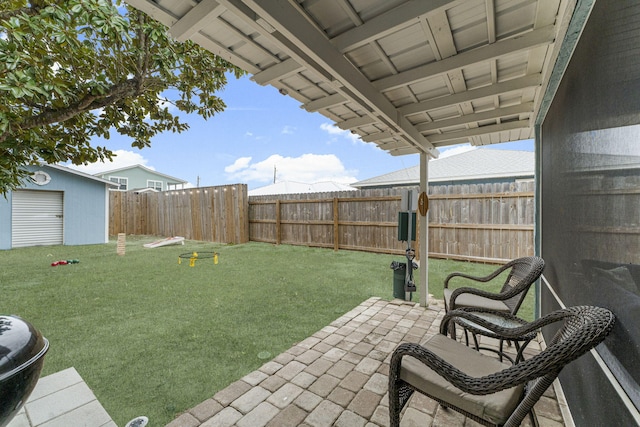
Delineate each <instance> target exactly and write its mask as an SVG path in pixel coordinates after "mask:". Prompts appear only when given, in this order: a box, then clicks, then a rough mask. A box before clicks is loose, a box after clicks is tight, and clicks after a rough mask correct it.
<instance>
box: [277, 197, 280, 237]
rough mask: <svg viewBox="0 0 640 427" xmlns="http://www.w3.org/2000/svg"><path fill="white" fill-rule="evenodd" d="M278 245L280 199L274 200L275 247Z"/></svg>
mask: <svg viewBox="0 0 640 427" xmlns="http://www.w3.org/2000/svg"><path fill="white" fill-rule="evenodd" d="M279 244H280V199H278V200H276V245H279Z"/></svg>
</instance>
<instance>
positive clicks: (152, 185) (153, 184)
mask: <svg viewBox="0 0 640 427" xmlns="http://www.w3.org/2000/svg"><path fill="white" fill-rule="evenodd" d="M147 188H153V189H154V190H158V191H162V181H153V180H151V179H148V180H147Z"/></svg>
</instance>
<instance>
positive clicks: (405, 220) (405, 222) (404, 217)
mask: <svg viewBox="0 0 640 427" xmlns="http://www.w3.org/2000/svg"><path fill="white" fill-rule="evenodd" d="M408 234H409V212H398V240H399V241H401V242H408V241H409V239H408ZM411 240H412V241H415V240H416V213H415V212H411Z"/></svg>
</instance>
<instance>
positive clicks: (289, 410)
mask: <svg viewBox="0 0 640 427" xmlns="http://www.w3.org/2000/svg"><path fill="white" fill-rule="evenodd" d="M443 315H444V308H443V305H442V303H441V302H438V301H433V300H432V302H431V304H430V307H428V308H426V309H425V308H424V307H420V306H418V305H417V304H415V303H412V302H406V301H401V300H394V301H391V302H389V301H385V300H381V299H379V298H370V299H368V300H366V301H364V302H363V303H362V304H360V305H359V306H358V307H356V308H354V309H353V310H351V311H350V312H348V313H346V314H345V315H343V316H341V317H340V318H338V319H337V320H335V321H334V322H333V323H331V324H330V325H329V326H326V327H324V328H322V329H321V330H320V331H318V332H316V333H315V334H313V335H312V336H311V337H309V338H307V339H305V340H304V341H302V342H300V343H298V344H296V345H294V346H293V347H291V348H290V349H289V350H287V351H286V352H284V353H282V354H280V355H279V356H277V357H276V358H274V359H273V360H271V361H269V362H267V363H265V364H264V365H263V366H262V367H261V368H260V369H258V370H257V371H254V372H252V373H250V374H249V375H247V376H245V377H244V378H242V379H240V380H238V381H236V382H234V383H233V384H231V385H229V386H228V387H227V388H225V389H223V390H221V391H219V392H218V393H216V394H215V395H214V396H213V397H211V398H210V399H207V400H205V401H204V402H202V403H201V404H199V405H197V406H196V407H194V408H192V409H190V410H189V411H187V412H185V413H183V414H181V415H180V416H179V417H177V418H176V419H175V420H173V421H172V422H171V423H169V424H168V425H167V427H225V426H238V427H261V426H269V427H287V426H310V427H327V426H342V427H365V426H366V427H374V426H388V425H389V409H388V408H389V404H388V396H387V381H388V373H389V359H390V355H391V353H392V352H393V350H394V349H395V347H396V346H397V345H398V343H400V342H402V341H407V342H419V341H421V340H422V339H423V338H424V336H425V334H437V333H438V326H439V325H440V320H441V319H442V316H443ZM539 349H540V347H539V343H538V342H532V343H531V344H529V347H528V350H527V351H529V352H532V351H539ZM561 406H564V405H562V404H561V403H558V400H557V399H556V397H555V394H554V392H553V390H549V391H547V394H546V395H545V396H543V398H542V399H541V400H540V401H539V402H538V404H537V405H536V413H537V415H538V420H539V422H540V425H541V426H543V427H562V426H564V425H565V423H564V421H563V416H562V411H561V409H560V408H561ZM526 423H527V424H526V425H529V424H530V423H529V420H527V421H526ZM401 425H402V426H407V427H409V426H423V427H429V426H434V427H435V426H465V427H469V426H477V425H479V424H477V423H475V422H474V421H471V420H466V419H465V417H464V416H462V415H460V414H458V413H456V412H454V411H451V410H445V409H443V408H442V407H440V406H439V405H438V404H437V403H436V402H434V401H432V400H431V399H429V398H427V397H425V396H422V395H420V394H419V393H415V394H414V396H413V397H412V399H411V401H410V402H409V404H408V405H407V407H406V409H405V411H404V414H403V416H402V422H401Z"/></svg>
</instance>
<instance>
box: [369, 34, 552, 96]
mask: <svg viewBox="0 0 640 427" xmlns="http://www.w3.org/2000/svg"><path fill="white" fill-rule="evenodd" d="M554 30H555V27H554V26H553V25H548V26H546V27H543V28H540V29H537V30H533V31H530V32H528V33H526V34H523V35H520V36H516V37H511V38H509V39H506V40H502V41H499V42H496V43H494V44H490V45H487V46H484V47H479V48H477V49H473V50H470V51H467V52H463V53H459V54H457V55H455V56H451V57H449V58H446V59H443V60H442V61H436V62H431V63H429V64H426V65H422V66H420V67H415V68H412V69H410V70H407V71H403V72H401V73H398V74H393V75H390V76H388V77H383V78H381V79H378V80H376V81H374V82H373V85H374V86H375V87H376V88H377V89H378V90H380V91H381V92H384V91H388V90H391V89H397V88H399V87H402V86H407V85H410V84H412V83H416V82H419V81H421V80H426V79H428V78H431V77H433V76H437V75H441V74H446V73H449V72H452V71H454V70H459V69H463V68H465V67H469V66H471V65H474V64H478V63H483V62H487V61H490V60H493V59H497V58H500V57H502V56H505V55H509V54H511V53H515V52H520V51H526V50H528V49H531V48H534V47H536V46H542V45H548V44H550V43H552V42H553V40H554V37H555V31H554Z"/></svg>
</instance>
